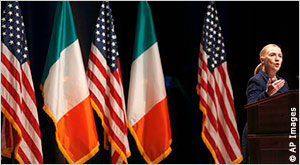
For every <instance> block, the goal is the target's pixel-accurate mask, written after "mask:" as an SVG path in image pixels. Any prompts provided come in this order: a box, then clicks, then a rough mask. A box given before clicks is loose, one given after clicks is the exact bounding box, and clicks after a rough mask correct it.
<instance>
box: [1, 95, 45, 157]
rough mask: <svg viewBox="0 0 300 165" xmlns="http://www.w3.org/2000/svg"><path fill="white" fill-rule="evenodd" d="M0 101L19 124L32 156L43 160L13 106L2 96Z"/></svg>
mask: <svg viewBox="0 0 300 165" xmlns="http://www.w3.org/2000/svg"><path fill="white" fill-rule="evenodd" d="M2 92H3V93H5V92H6V90H2ZM10 101H12V99H10ZM1 102H2V105H3V106H4V107H5V108H6V110H7V111H8V113H9V114H11V116H12V117H13V118H14V120H15V122H16V124H17V125H18V126H19V128H20V130H21V132H22V137H23V139H24V141H25V142H26V144H28V146H29V147H30V150H31V152H32V153H33V154H34V156H35V157H36V159H37V160H38V162H43V160H42V154H41V152H40V150H39V149H38V147H37V146H36V144H35V142H34V141H33V140H32V138H31V136H30V135H29V134H28V132H27V131H26V129H28V128H26V129H25V128H24V127H23V125H22V122H21V121H22V120H20V119H19V117H18V116H19V114H16V113H15V111H14V110H13V108H12V107H11V106H10V105H12V104H11V103H9V102H7V100H6V99H4V98H3V97H1ZM23 119H24V118H23ZM23 122H24V121H23ZM35 139H37V138H35Z"/></svg>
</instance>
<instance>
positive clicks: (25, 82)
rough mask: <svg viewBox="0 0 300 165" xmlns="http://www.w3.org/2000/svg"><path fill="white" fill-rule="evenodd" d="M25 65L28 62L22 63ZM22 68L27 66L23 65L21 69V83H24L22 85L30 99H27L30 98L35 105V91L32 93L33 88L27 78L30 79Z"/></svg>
mask: <svg viewBox="0 0 300 165" xmlns="http://www.w3.org/2000/svg"><path fill="white" fill-rule="evenodd" d="M26 65H28V63H26V64H23V66H26ZM28 67H29V66H28ZM24 68H27V67H23V69H22V85H24V87H25V88H23V89H24V90H26V92H27V93H28V95H29V96H30V98H31V99H28V100H32V101H33V103H34V106H35V107H36V101H35V93H34V90H33V86H32V85H31V83H30V82H29V80H28V78H30V79H31V77H27V75H26V73H25V72H24ZM26 100H27V99H26Z"/></svg>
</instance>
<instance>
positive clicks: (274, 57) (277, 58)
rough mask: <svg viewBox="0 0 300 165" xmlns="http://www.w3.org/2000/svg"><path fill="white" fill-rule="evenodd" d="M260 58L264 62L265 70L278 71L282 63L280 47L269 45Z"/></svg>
mask: <svg viewBox="0 0 300 165" xmlns="http://www.w3.org/2000/svg"><path fill="white" fill-rule="evenodd" d="M261 60H262V61H263V62H264V65H265V69H266V70H269V71H272V72H275V73H276V72H278V71H279V69H280V67H281V63H282V52H281V49H280V48H278V47H269V48H268V49H267V51H266V54H265V55H264V56H263V57H261Z"/></svg>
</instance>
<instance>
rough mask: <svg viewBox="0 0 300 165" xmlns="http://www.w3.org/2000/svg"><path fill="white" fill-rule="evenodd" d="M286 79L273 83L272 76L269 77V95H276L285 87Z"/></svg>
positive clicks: (267, 91)
mask: <svg viewBox="0 0 300 165" xmlns="http://www.w3.org/2000/svg"><path fill="white" fill-rule="evenodd" d="M284 83H285V81H284V80H283V79H280V80H277V81H275V82H273V83H272V84H271V78H269V80H268V83H267V90H266V93H267V95H268V96H272V95H274V94H275V93H276V92H277V91H278V90H279V89H280V88H282V87H283V85H284Z"/></svg>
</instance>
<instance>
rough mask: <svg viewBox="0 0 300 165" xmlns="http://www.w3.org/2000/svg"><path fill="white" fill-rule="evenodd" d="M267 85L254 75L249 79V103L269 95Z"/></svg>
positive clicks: (247, 92) (247, 93)
mask: <svg viewBox="0 0 300 165" xmlns="http://www.w3.org/2000/svg"><path fill="white" fill-rule="evenodd" d="M265 86H266V84H264V82H263V81H260V80H259V79H257V78H254V77H253V78H251V79H250V80H249V82H248V86H247V91H246V95H247V102H248V104H250V103H254V102H256V101H258V100H261V99H263V98H266V97H268V95H267V93H266V91H265Z"/></svg>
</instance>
